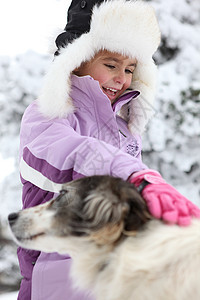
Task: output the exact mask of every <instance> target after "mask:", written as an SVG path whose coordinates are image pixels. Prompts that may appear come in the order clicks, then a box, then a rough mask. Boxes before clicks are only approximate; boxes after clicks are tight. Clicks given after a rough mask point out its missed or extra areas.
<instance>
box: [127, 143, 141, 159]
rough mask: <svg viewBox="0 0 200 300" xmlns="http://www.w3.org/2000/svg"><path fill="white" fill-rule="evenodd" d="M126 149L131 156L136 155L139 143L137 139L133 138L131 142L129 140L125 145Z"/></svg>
mask: <svg viewBox="0 0 200 300" xmlns="http://www.w3.org/2000/svg"><path fill="white" fill-rule="evenodd" d="M126 151H127V153H128V154H130V155H132V156H137V154H138V151H139V144H138V142H137V140H135V139H134V140H132V141H131V142H129V144H128V145H127V146H126Z"/></svg>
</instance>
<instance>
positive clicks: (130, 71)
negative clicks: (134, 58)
mask: <svg viewBox="0 0 200 300" xmlns="http://www.w3.org/2000/svg"><path fill="white" fill-rule="evenodd" d="M125 72H126V73H127V74H133V71H132V70H129V69H126V70H125Z"/></svg>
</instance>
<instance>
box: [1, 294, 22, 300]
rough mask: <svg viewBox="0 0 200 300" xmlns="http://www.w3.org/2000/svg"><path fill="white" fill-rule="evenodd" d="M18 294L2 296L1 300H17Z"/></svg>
mask: <svg viewBox="0 0 200 300" xmlns="http://www.w3.org/2000/svg"><path fill="white" fill-rule="evenodd" d="M17 294H18V293H16V292H13V293H6V294H3V295H0V300H17Z"/></svg>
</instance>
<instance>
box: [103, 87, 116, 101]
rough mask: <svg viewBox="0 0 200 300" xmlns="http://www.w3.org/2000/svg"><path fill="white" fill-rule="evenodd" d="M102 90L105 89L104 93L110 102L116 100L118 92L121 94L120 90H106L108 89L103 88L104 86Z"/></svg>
mask: <svg viewBox="0 0 200 300" xmlns="http://www.w3.org/2000/svg"><path fill="white" fill-rule="evenodd" d="M102 89H103V92H104V93H105V94H106V95H107V96H108V98H109V99H110V100H113V99H115V98H116V94H117V92H119V90H116V89H113V88H106V87H103V86H102Z"/></svg>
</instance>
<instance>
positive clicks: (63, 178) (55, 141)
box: [20, 121, 146, 192]
mask: <svg viewBox="0 0 200 300" xmlns="http://www.w3.org/2000/svg"><path fill="white" fill-rule="evenodd" d="M32 130H33V129H32ZM145 168H146V166H145V165H144V164H143V163H142V161H141V159H139V158H135V157H133V156H131V155H129V154H127V153H125V152H123V151H122V150H120V149H118V148H116V147H114V146H112V145H110V144H107V143H105V142H103V141H101V140H98V139H96V138H93V137H88V136H82V135H80V134H78V133H77V132H76V131H75V130H74V129H73V128H72V127H71V126H70V124H69V123H65V124H63V123H62V122H61V121H60V122H59V121H57V122H53V123H51V125H48V126H46V128H45V129H44V130H43V131H42V132H41V133H40V134H38V135H35V137H34V139H33V140H32V141H30V142H29V143H27V144H26V145H24V147H23V157H22V159H21V163H20V169H21V175H22V177H23V178H24V179H25V180H27V181H30V182H32V183H33V184H34V185H36V186H38V187H39V188H42V189H43V190H47V191H51V192H58V191H59V190H60V188H61V185H62V184H63V183H65V182H68V181H70V180H73V179H77V178H80V177H83V176H91V175H97V174H98V175H105V174H106V175H111V176H116V177H117V176H118V177H121V178H123V179H124V180H126V179H127V178H128V177H129V175H130V174H131V173H133V172H136V171H139V170H142V169H145Z"/></svg>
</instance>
